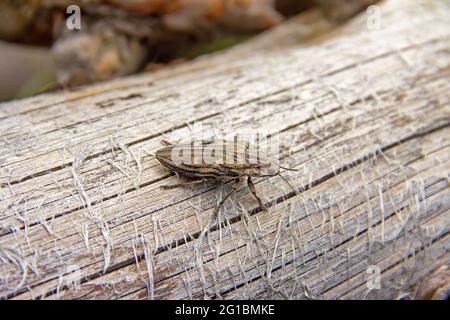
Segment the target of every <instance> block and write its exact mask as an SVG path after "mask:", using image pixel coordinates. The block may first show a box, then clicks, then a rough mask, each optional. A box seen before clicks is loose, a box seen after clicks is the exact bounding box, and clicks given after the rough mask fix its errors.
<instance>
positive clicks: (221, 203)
mask: <svg viewBox="0 0 450 320" xmlns="http://www.w3.org/2000/svg"><path fill="white" fill-rule="evenodd" d="M239 181H240V179H239V178H237V179H236V180H234V184H233V186H232V187H231V190H230V191H229V192H228V193H227V195H226V196H225V197H223V198H222V200H221V201H220V202H219V204H218V205H217V207H216V209H214V213H213V217H212V221H214V220H215V219H216V217H217V216H218V215H219V210H220V208H221V207H222V206H223V205H224V204H225V201H226V200H227V199H228V197H229V196H230V195H231V194H232V193H233V192H235V191H236V190H237V187H238V184H239Z"/></svg>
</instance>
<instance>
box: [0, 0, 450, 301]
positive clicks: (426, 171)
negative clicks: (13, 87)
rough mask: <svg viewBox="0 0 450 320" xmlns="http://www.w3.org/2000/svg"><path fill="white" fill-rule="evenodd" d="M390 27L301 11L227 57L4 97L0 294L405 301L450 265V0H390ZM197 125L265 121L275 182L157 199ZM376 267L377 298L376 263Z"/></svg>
mask: <svg viewBox="0 0 450 320" xmlns="http://www.w3.org/2000/svg"><path fill="white" fill-rule="evenodd" d="M380 7H381V8H382V15H381V18H382V20H381V29H377V30H372V29H369V28H368V27H367V17H366V16H365V15H362V16H360V17H358V18H356V19H355V20H354V21H352V22H350V23H349V24H347V25H344V26H342V27H340V28H338V29H336V28H331V27H330V26H328V25H327V24H326V23H325V22H323V20H322V19H321V18H320V16H319V14H318V13H317V12H310V13H308V14H305V15H303V16H301V17H299V18H296V19H294V20H293V21H290V22H288V23H286V24H285V25H283V26H280V27H279V28H277V29H274V30H271V31H269V32H268V33H266V34H263V35H262V36H260V37H258V38H256V39H254V40H252V41H250V42H249V43H247V44H244V45H242V46H240V47H237V48H235V49H232V50H230V51H228V52H226V53H221V54H216V55H214V56H210V57H205V58H202V59H199V60H197V61H194V62H192V63H187V64H185V65H182V66H179V67H175V68H172V69H167V70H164V71H161V72H159V73H154V74H144V75H138V76H134V77H129V78H125V79H119V80H116V81H112V82H107V83H102V84H98V85H93V86H90V87H86V88H82V89H79V90H76V91H64V92H58V93H49V94H44V95H39V96H36V97H32V98H29V99H26V100H19V101H14V102H8V103H4V104H2V105H0V136H1V139H0V150H1V153H0V166H1V169H0V182H1V190H0V296H1V297H3V298H5V297H6V298H11V299H12V298H14V299H30V298H46V299H58V298H63V299H74V298H82V299H92V298H104V299H147V298H154V299H191V298H195V299H203V298H206V299H209V298H214V299H216V298H223V299H243V298H257V299H266V298H282V299H285V298H292V299H303V298H324V299H337V298H343V299H355V298H368V299H373V298H388V299H393V298H398V297H403V296H407V295H408V294H410V295H411V296H413V295H414V286H415V285H417V284H418V283H420V281H421V280H422V279H423V277H424V276H425V275H426V274H427V273H429V272H430V271H431V270H433V269H434V268H436V267H438V266H440V265H443V264H448V263H449V260H450V259H449V258H450V255H449V251H448V249H449V245H450V242H449V238H448V237H449V235H448V232H449V220H450V190H449V172H450V171H449V170H450V127H449V125H450V107H449V92H450V81H449V78H450V77H449V72H450V69H449V66H450V55H449V48H450V43H449V35H450V28H449V24H448V21H449V11H450V9H449V7H448V4H446V3H445V1H443V2H440V1H417V0H415V1H400V0H398V1H396V0H392V1H388V2H386V3H384V4H382V5H381V6H380ZM192 123H197V124H198V123H201V124H202V125H203V126H204V127H208V128H215V129H216V130H217V131H218V132H219V131H220V130H222V129H224V128H229V127H231V128H233V130H236V132H237V131H241V130H254V131H259V132H266V133H267V134H272V135H273V136H274V137H277V138H279V139H280V140H281V141H282V142H283V149H282V150H283V157H284V158H283V161H282V162H283V163H285V164H287V165H289V166H291V167H295V168H297V169H300V171H298V172H290V173H289V174H287V173H286V175H287V177H288V179H289V181H290V182H291V183H292V184H293V185H294V186H295V187H296V188H298V190H299V191H300V190H301V192H298V194H294V193H293V192H291V190H290V189H289V188H288V187H287V186H286V184H285V183H283V181H282V180H281V178H279V177H274V178H270V179H267V178H265V179H257V183H256V188H257V191H258V193H259V194H260V195H262V198H263V200H264V201H265V202H266V203H267V204H268V206H269V207H270V208H269V212H264V211H262V210H261V208H258V205H257V202H256V201H255V199H254V198H253V197H252V195H251V193H250V192H249V191H248V189H247V188H246V187H245V184H243V185H242V187H241V188H240V189H239V191H238V192H237V193H236V194H234V195H233V196H232V197H231V199H230V200H229V201H228V202H227V205H226V207H225V209H223V210H222V211H221V214H220V218H221V221H222V224H221V225H220V226H219V227H217V228H213V229H212V230H211V231H210V233H209V234H208V236H207V238H204V237H202V233H201V231H202V230H203V228H204V227H205V226H206V225H207V223H208V222H209V219H210V215H211V213H212V211H213V210H214V207H215V205H216V204H217V202H218V201H220V197H221V196H222V195H223V194H224V192H226V190H228V188H229V187H230V186H229V185H225V186H217V185H216V184H214V183H207V184H204V185H194V186H192V187H189V188H183V189H171V190H161V189H160V186H161V185H166V184H172V183H175V182H176V180H177V178H176V177H175V176H173V175H171V174H170V173H169V172H168V171H167V170H166V169H165V168H163V167H162V166H161V165H159V164H158V163H157V162H156V160H155V159H153V158H152V155H151V152H153V151H155V150H156V149H157V148H158V147H159V143H160V141H161V140H162V139H165V138H166V137H169V138H172V139H179V138H186V137H191V136H196V135H199V134H200V132H196V127H195V126H192ZM371 266H377V267H379V268H380V271H381V277H382V278H381V288H380V289H374V290H369V289H368V287H367V279H368V277H369V275H368V273H367V270H368V267H371Z"/></svg>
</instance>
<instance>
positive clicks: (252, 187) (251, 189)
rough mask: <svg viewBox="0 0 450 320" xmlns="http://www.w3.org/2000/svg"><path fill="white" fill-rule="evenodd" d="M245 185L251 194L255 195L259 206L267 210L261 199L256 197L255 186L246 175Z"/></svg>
mask: <svg viewBox="0 0 450 320" xmlns="http://www.w3.org/2000/svg"><path fill="white" fill-rule="evenodd" d="M247 185H248V188H249V189H250V191H251V192H252V194H253V196H254V197H255V199H256V201H258V204H259V206H260V207H261V208H262V209H263V210H264V211H267V207H266V205H265V204H263V202H262V201H261V199H260V198H259V197H258V195H257V194H256V188H255V185H254V184H253V181H252V178H250V177H248V179H247Z"/></svg>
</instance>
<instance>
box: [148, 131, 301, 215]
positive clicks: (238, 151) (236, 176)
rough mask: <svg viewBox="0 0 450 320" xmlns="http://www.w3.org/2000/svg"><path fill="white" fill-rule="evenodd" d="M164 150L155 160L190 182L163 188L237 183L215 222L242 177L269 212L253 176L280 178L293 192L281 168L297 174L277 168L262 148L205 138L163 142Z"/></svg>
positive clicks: (224, 199)
mask: <svg viewBox="0 0 450 320" xmlns="http://www.w3.org/2000/svg"><path fill="white" fill-rule="evenodd" d="M163 143H164V144H166V146H165V147H162V148H160V149H158V150H157V151H156V153H155V157H156V159H157V160H158V161H159V163H161V164H162V165H163V166H165V167H166V168H168V169H170V170H171V171H173V172H175V174H176V175H177V176H178V177H182V178H185V179H188V180H190V181H188V182H184V183H178V184H174V185H167V186H161V187H162V188H164V189H169V188H176V187H180V186H184V185H188V184H195V183H202V182H204V181H205V180H207V179H214V180H220V181H224V182H228V181H234V183H233V186H232V188H231V190H230V191H229V192H228V193H227V195H226V196H225V197H223V198H222V200H221V201H220V203H219V204H218V205H217V207H216V208H215V210H214V213H213V219H215V217H216V216H217V215H218V213H219V210H220V208H221V207H222V206H223V205H224V203H225V201H226V200H227V199H228V197H229V196H230V195H231V194H232V193H233V192H235V191H236V190H237V186H238V184H239V182H240V181H241V178H244V177H246V178H247V186H248V188H249V189H250V191H251V193H252V194H253V196H254V197H255V199H256V200H257V201H258V204H259V205H260V206H261V208H263V210H266V206H265V205H264V204H263V202H262V201H261V199H260V198H259V196H258V195H257V194H256V189H255V185H254V184H253V181H252V177H273V176H276V175H278V176H280V177H281V178H282V179H283V180H284V181H285V182H286V183H287V184H288V185H289V186H290V187H291V188H292V190H293V191H294V192H296V191H295V189H294V188H293V187H292V185H291V184H290V183H289V182H288V181H287V180H286V179H285V178H284V177H283V176H282V175H281V174H280V169H284V170H288V171H297V170H296V169H289V168H285V167H282V166H279V165H276V164H275V163H274V162H273V161H271V159H270V157H269V156H268V154H267V153H266V152H264V151H263V150H261V148H260V147H259V145H251V144H250V143H249V142H247V141H243V140H238V139H237V138H235V139H234V140H224V139H214V138H210V139H206V140H190V141H188V142H186V143H180V144H172V143H169V142H167V141H163Z"/></svg>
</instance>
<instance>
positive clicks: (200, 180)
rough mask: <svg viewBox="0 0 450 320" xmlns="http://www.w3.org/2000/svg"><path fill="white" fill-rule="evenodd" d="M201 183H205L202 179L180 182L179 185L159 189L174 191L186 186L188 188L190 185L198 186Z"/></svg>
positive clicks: (164, 186)
mask: <svg viewBox="0 0 450 320" xmlns="http://www.w3.org/2000/svg"><path fill="white" fill-rule="evenodd" d="M203 182H205V180H204V179H198V180H188V181H183V182H180V183H175V184H169V185H163V186H160V188H161V189H175V188H179V187H186V186H190V185H193V184H199V183H203Z"/></svg>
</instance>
